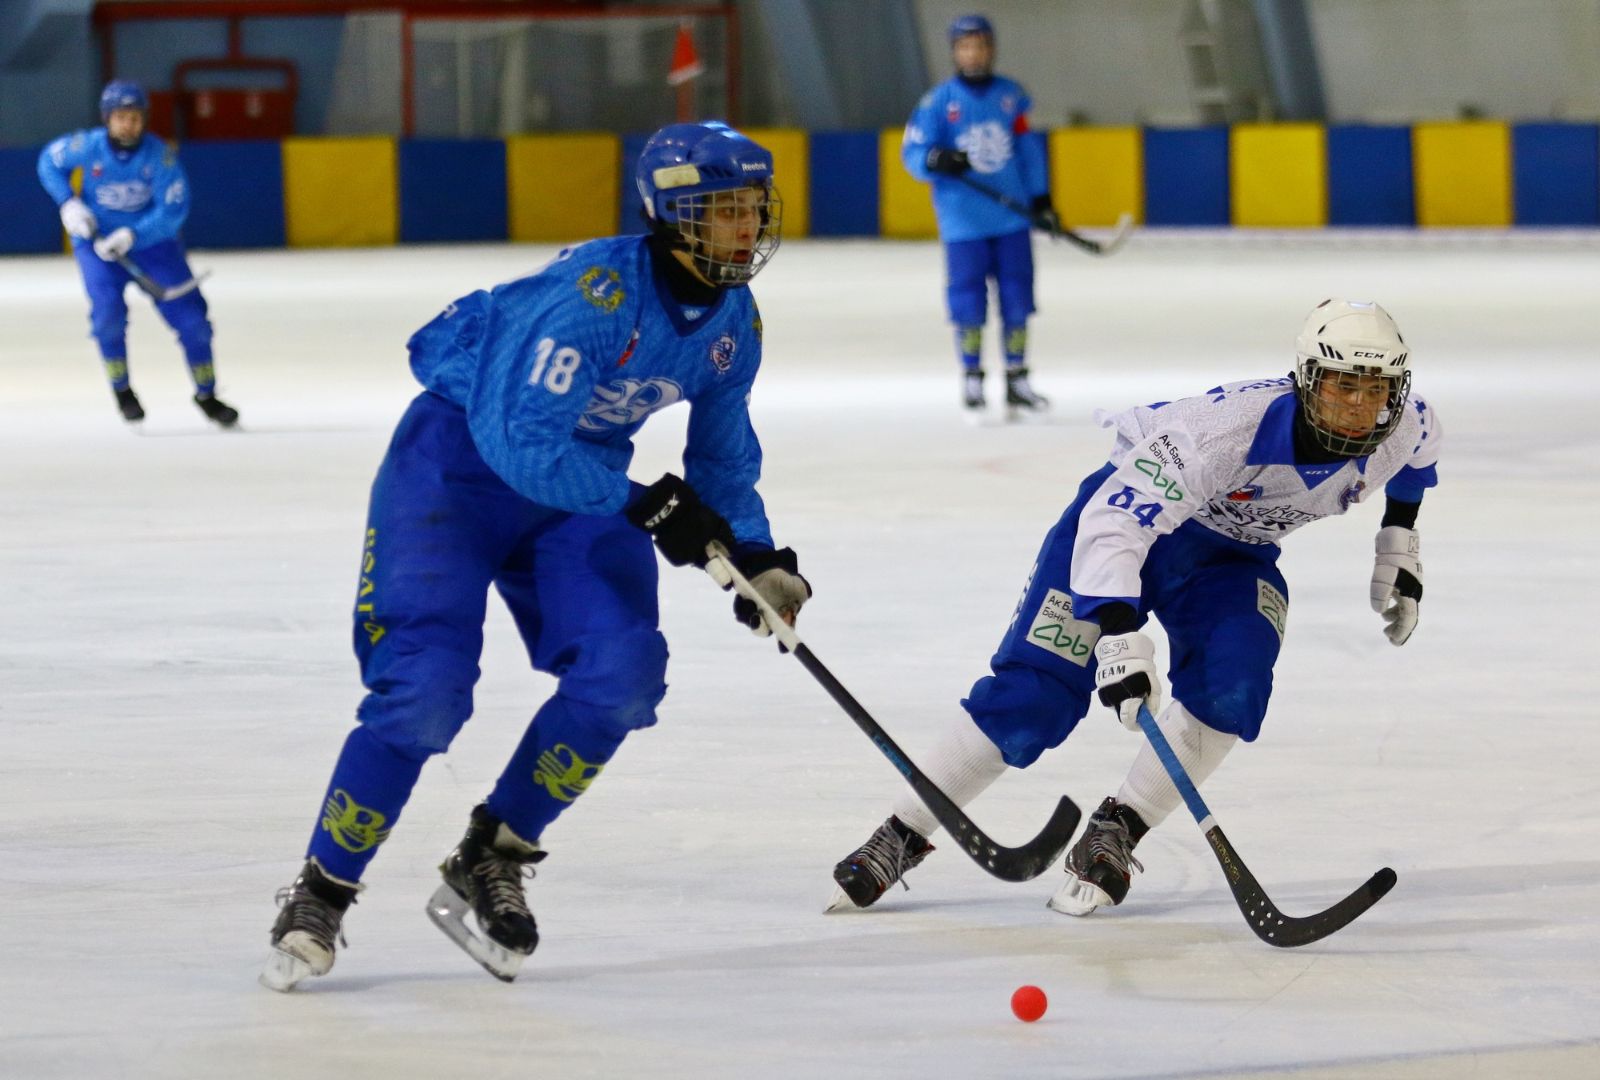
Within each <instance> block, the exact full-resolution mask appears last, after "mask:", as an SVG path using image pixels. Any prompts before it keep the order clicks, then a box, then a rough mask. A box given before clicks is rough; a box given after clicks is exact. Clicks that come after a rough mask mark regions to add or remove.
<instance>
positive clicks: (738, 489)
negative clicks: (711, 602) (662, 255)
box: [409, 236, 772, 547]
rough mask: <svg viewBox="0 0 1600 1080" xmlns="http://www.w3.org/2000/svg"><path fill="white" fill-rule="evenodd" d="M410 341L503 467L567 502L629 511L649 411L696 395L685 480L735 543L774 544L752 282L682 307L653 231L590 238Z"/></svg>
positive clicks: (480, 295)
mask: <svg viewBox="0 0 1600 1080" xmlns="http://www.w3.org/2000/svg"><path fill="white" fill-rule="evenodd" d="M409 348H410V350H411V368H412V370H413V371H414V372H415V373H416V376H417V379H418V380H419V381H421V383H422V384H423V385H424V386H426V387H427V388H428V389H429V390H431V391H433V392H434V393H436V394H439V395H441V396H442V397H444V398H447V399H448V400H450V401H452V402H454V403H455V404H457V405H459V406H461V407H462V408H464V409H465V410H466V412H467V423H468V426H469V427H470V429H471V431H472V438H473V442H474V444H475V445H476V446H477V449H478V452H479V454H480V455H481V456H482V457H483V459H484V461H485V462H486V463H487V464H488V465H489V467H490V468H491V469H493V470H494V471H495V473H496V475H498V476H499V477H500V478H501V479H502V480H504V481H505V482H506V483H507V484H509V485H510V486H511V487H512V488H513V489H515V490H516V491H517V492H518V493H519V494H521V495H523V496H524V497H526V498H528V499H531V500H532V501H533V502H536V503H539V504H540V505H543V506H549V507H552V508H555V509H558V510H565V511H568V512H571V513H578V514H614V513H617V512H618V511H620V510H621V509H622V508H623V506H624V505H625V504H626V502H627V501H628V497H629V493H630V486H629V482H628V477H627V468H628V463H629V462H630V461H631V460H632V457H633V441H632V440H633V434H634V432H636V431H638V430H639V428H640V427H642V426H643V424H644V422H645V419H646V418H647V417H649V415H650V414H651V413H653V412H656V411H657V410H659V409H664V408H666V407H667V406H669V405H674V404H676V403H678V402H680V401H686V402H688V403H689V405H690V414H689V433H688V443H687V445H686V446H685V448H684V452H683V465H684V479H685V480H687V481H688V483H689V485H690V486H691V487H693V488H694V489H695V491H696V493H698V494H699V495H700V497H701V498H702V499H703V500H704V501H705V502H706V503H707V504H708V505H709V506H711V507H712V508H713V509H715V510H716V511H717V512H718V513H720V514H721V515H722V516H723V517H724V518H726V519H727V521H728V524H729V525H730V526H732V528H733V533H734V536H735V537H737V538H738V540H739V541H740V543H742V544H744V543H749V544H758V545H761V546H766V547H770V546H772V537H771V533H770V531H769V529H768V525H767V517H766V511H765V509H764V507H763V506H762V503H761V497H760V496H759V495H757V494H756V490H755V485H756V481H757V480H758V479H759V478H760V475H761V446H760V444H759V443H758V442H757V440H756V435H755V431H754V430H753V429H752V428H751V426H750V415H749V396H750V385H751V383H752V381H753V380H754V379H755V376H756V370H757V369H758V368H759V367H760V366H761V316H760V314H759V312H757V310H756V306H755V301H754V300H753V299H752V298H751V296H750V290H749V289H748V288H745V287H739V288H728V289H721V290H719V291H718V293H717V299H716V301H715V302H714V303H713V304H712V305H711V306H710V307H709V308H704V309H699V308H685V307H684V306H683V305H682V304H680V303H679V302H678V301H677V300H675V299H674V298H673V297H672V295H671V293H669V292H668V290H667V284H666V281H665V280H664V279H663V278H662V276H661V274H660V272H659V271H657V270H656V269H655V266H654V262H653V260H652V258H651V255H650V250H649V247H648V241H647V238H646V237H643V236H623V237H615V238H612V239H606V240H594V241H590V242H589V243H586V244H582V245H580V246H578V247H574V248H568V249H566V250H563V251H562V252H561V253H560V254H559V255H557V256H556V258H555V259H554V260H553V261H552V262H551V263H550V264H549V265H548V266H546V267H545V268H544V269H542V270H540V271H538V272H537V273H535V274H533V275H531V276H529V277H524V278H518V279H517V280H515V281H510V282H507V283H506V284H503V285H498V286H496V287H495V288H494V289H492V290H490V291H488V292H484V291H482V290H479V291H478V292H474V293H472V294H470V295H468V296H465V297H462V298H461V299H460V300H457V301H456V302H455V303H452V304H451V305H450V306H449V307H447V308H446V309H445V310H444V312H443V313H442V314H440V315H439V316H438V317H437V318H435V319H434V320H433V321H432V322H430V323H428V325H426V326H424V327H423V328H422V329H421V330H419V331H417V333H416V334H414V335H413V336H412V338H411V341H410V343H409Z"/></svg>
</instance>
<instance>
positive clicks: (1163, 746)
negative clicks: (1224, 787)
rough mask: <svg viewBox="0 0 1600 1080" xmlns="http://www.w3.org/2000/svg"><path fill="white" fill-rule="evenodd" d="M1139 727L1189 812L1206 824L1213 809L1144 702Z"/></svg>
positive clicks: (1141, 705)
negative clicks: (1190, 777)
mask: <svg viewBox="0 0 1600 1080" xmlns="http://www.w3.org/2000/svg"><path fill="white" fill-rule="evenodd" d="M1139 728H1140V730H1142V731H1143V732H1144V735H1145V738H1147V739H1149V740H1150V745H1151V746H1153V747H1155V751H1156V757H1158V758H1160V759H1161V764H1162V766H1164V767H1165V768H1166V770H1167V775H1168V776H1170V777H1172V783H1173V784H1174V785H1175V786H1176V787H1177V789H1178V793H1179V794H1180V795H1182V796H1183V801H1184V802H1185V803H1187V804H1188V805H1189V813H1191V814H1193V815H1194V819H1195V820H1196V821H1198V822H1200V824H1202V825H1204V824H1205V821H1206V819H1207V818H1209V817H1210V816H1211V810H1210V808H1209V807H1207V806H1206V802H1205V800H1204V799H1202V798H1201V797H1200V790H1199V789H1198V788H1196V787H1195V786H1194V781H1193V780H1191V779H1189V774H1188V772H1186V771H1185V770H1184V767H1183V762H1181V761H1179V760H1178V755H1177V754H1175V753H1173V752H1172V744H1171V743H1169V742H1167V737H1166V736H1165V735H1163V734H1161V729H1160V728H1159V727H1157V726H1156V718H1155V717H1153V716H1151V715H1150V710H1149V708H1147V707H1146V706H1145V705H1144V704H1142V703H1141V704H1140V705H1139Z"/></svg>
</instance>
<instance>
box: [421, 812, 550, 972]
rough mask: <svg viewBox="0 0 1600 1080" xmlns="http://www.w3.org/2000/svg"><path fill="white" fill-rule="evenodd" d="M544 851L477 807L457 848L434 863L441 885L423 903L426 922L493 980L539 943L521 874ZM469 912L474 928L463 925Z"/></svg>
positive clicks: (514, 968)
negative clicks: (425, 911)
mask: <svg viewBox="0 0 1600 1080" xmlns="http://www.w3.org/2000/svg"><path fill="white" fill-rule="evenodd" d="M545 854H546V853H545V852H543V851H541V850H539V848H538V846H537V845H535V844H530V843H528V842H527V841H526V840H524V839H522V837H520V836H518V835H517V834H516V833H514V832H512V831H511V829H510V827H509V826H507V825H506V823H505V822H503V821H501V820H500V819H499V818H497V817H495V816H494V815H493V814H491V813H490V812H489V808H488V806H486V805H484V804H482V803H480V804H479V805H477V806H475V807H473V809H472V823H471V824H470V825H468V826H467V835H466V836H464V837H463V838H462V840H461V843H459V844H457V845H456V849H455V850H454V851H452V852H451V853H450V854H449V855H448V856H446V857H445V860H444V862H443V863H441V864H440V865H439V873H440V874H442V875H444V884H443V885H440V886H439V888H438V889H437V890H436V891H435V892H434V894H433V898H432V899H431V900H429V901H428V918H430V919H432V920H433V923H434V925H435V926H437V927H438V928H439V929H440V930H443V931H444V932H445V934H446V935H447V936H448V937H449V938H450V940H451V941H454V942H455V943H456V944H457V945H459V946H461V948H462V949H463V950H464V951H465V952H466V954H467V955H468V956H470V957H472V958H473V959H474V960H476V961H477V962H478V963H480V964H482V965H483V968H484V970H485V971H487V972H488V973H489V974H491V975H493V976H494V977H495V978H497V979H501V980H503V981H505V982H510V981H511V980H513V979H515V978H516V977H517V970H518V969H519V968H521V967H522V962H523V961H524V960H526V959H527V958H528V956H529V954H531V953H532V952H533V950H534V948H535V947H536V946H537V945H538V944H539V928H538V926H537V925H535V923H534V921H533V914H532V913H531V912H530V911H529V910H528V899H527V897H526V896H524V895H523V892H522V879H523V877H524V876H526V877H532V876H533V864H534V863H536V862H539V861H540V860H541V859H543V858H544V857H545ZM469 912H470V913H471V914H472V918H473V922H475V923H476V924H477V929H476V930H474V929H473V928H472V927H470V926H468V925H467V922H466V916H467V914H468V913H469Z"/></svg>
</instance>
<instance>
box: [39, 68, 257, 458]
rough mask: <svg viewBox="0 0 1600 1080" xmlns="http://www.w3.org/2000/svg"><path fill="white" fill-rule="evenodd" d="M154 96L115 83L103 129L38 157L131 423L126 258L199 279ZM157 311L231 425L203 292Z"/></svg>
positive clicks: (150, 271) (207, 397)
mask: <svg viewBox="0 0 1600 1080" xmlns="http://www.w3.org/2000/svg"><path fill="white" fill-rule="evenodd" d="M149 111H150V101H149V99H148V98H147V97H146V96H145V93H144V91H143V90H142V89H140V87H139V86H138V85H136V84H134V83H131V82H125V81H123V80H120V79H119V80H116V81H114V82H111V83H107V84H106V88H105V90H103V91H102V92H101V94H100V118H101V120H103V121H104V123H105V126H104V127H97V128H93V129H91V130H89V131H75V132H73V133H72V134H70V135H63V136H61V137H60V138H59V139H57V140H55V141H54V142H52V143H51V144H50V145H49V146H46V147H45V148H44V150H43V151H42V152H41V153H40V154H39V167H38V171H39V182H40V183H41V184H43V185H44V189H45V191H47V192H48V193H49V194H50V197H51V198H52V199H54V200H55V202H56V205H57V206H58V207H59V208H60V212H61V224H62V226H63V227H64V228H65V229H66V230H67V233H68V234H69V235H70V236H71V237H72V254H73V257H74V258H76V259H77V260H78V269H79V270H80V271H82V273H83V284H84V287H85V288H86V289H88V291H89V325H90V328H91V334H92V336H93V337H94V339H95V341H96V343H98V344H99V346H100V356H101V358H102V359H103V360H104V361H105V368H106V377H107V378H108V379H110V380H111V390H112V392H113V393H114V394H116V396H117V407H118V408H119V409H120V410H121V411H122V416H123V419H125V420H127V421H129V422H136V421H139V420H143V419H144V406H143V405H141V404H140V403H139V398H138V395H136V394H135V393H134V392H133V387H132V386H131V385H129V381H128V346H127V332H128V305H127V303H126V302H125V301H124V299H123V294H124V293H125V292H126V291H127V288H128V283H129V282H130V281H132V280H133V278H132V277H131V276H130V275H129V273H128V271H127V270H126V269H125V268H124V267H123V265H122V262H121V260H128V261H131V262H133V263H134V264H135V266H136V267H137V268H138V269H139V270H140V271H142V272H143V273H144V275H145V276H146V277H148V278H150V279H151V280H152V281H154V282H155V283H156V284H158V285H161V286H165V287H172V286H176V285H180V284H182V283H185V282H188V281H191V280H193V278H194V275H193V274H192V273H190V271H189V263H188V260H187V259H186V258H185V256H184V252H183V244H182V242H181V241H180V240H179V238H178V230H180V229H181V228H183V223H184V220H185V219H186V218H187V217H188V216H189V183H188V180H187V178H186V177H185V176H184V173H183V166H182V165H180V164H178V156H177V154H176V152H174V151H173V149H172V148H171V147H169V146H168V145H167V144H166V143H164V142H163V141H162V140H161V139H159V138H157V137H156V136H154V135H152V134H150V132H149V131H147V130H146V116H147V115H148V114H149ZM74 169H82V170H83V193H82V195H81V196H79V195H75V194H73V191H72V182H71V176H72V171H73V170H74ZM156 310H157V311H158V312H160V313H161V317H162V318H163V319H165V320H166V321H167V325H168V326H170V327H172V329H173V330H174V331H176V332H177V335H178V341H179V342H180V343H181V344H182V345H183V355H184V359H185V360H187V361H188V364H189V374H190V376H191V377H192V378H193V379H194V391H195V392H194V403H195V404H196V405H198V406H199V407H200V411H201V412H203V413H205V414H206V416H207V417H209V418H210V419H211V420H213V421H215V422H216V423H218V424H220V425H221V426H223V427H232V426H233V425H234V424H235V423H237V422H238V420H239V413H238V410H236V409H234V408H232V407H231V406H229V405H226V404H224V403H223V402H222V401H220V400H219V399H218V398H217V394H216V386H217V379H216V369H215V366H214V365H213V362H212V357H211V322H210V320H209V319H207V318H206V301H205V297H203V296H201V295H200V290H199V288H194V289H191V290H190V291H188V292H186V293H184V294H183V295H182V296H178V297H174V298H173V299H170V300H165V301H157V302H156Z"/></svg>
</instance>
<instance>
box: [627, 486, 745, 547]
mask: <svg viewBox="0 0 1600 1080" xmlns="http://www.w3.org/2000/svg"><path fill="white" fill-rule="evenodd" d="M623 513H624V514H626V515H627V518H628V520H629V521H630V522H632V523H633V524H634V525H637V526H638V527H639V528H641V529H643V530H644V531H645V532H647V533H649V534H650V535H651V536H653V537H654V538H655V541H656V547H658V548H660V549H661V555H662V557H663V558H665V559H666V560H667V561H668V562H669V563H671V564H672V565H673V566H698V567H700V568H701V569H702V570H704V569H705V565H706V561H707V556H706V545H707V544H709V543H711V541H713V540H717V541H720V542H721V544H722V546H723V547H725V548H728V549H730V550H732V548H733V544H734V540H733V530H732V529H731V528H729V527H728V523H727V522H726V521H724V520H722V515H721V514H719V513H717V512H716V511H715V510H713V509H711V507H709V506H707V505H706V504H705V503H703V502H701V501H700V496H698V495H696V494H695V493H694V488H692V487H690V486H689V485H688V484H686V483H685V482H684V481H683V480H682V479H681V478H680V477H677V476H674V475H672V474H671V473H667V474H666V475H665V476H663V477H662V478H661V479H660V480H657V481H656V482H655V483H653V484H651V485H650V486H649V487H647V488H645V489H644V494H643V495H640V496H639V498H638V500H637V501H636V502H634V503H633V505H632V506H629V507H628V508H627V509H626V510H625V511H623Z"/></svg>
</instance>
